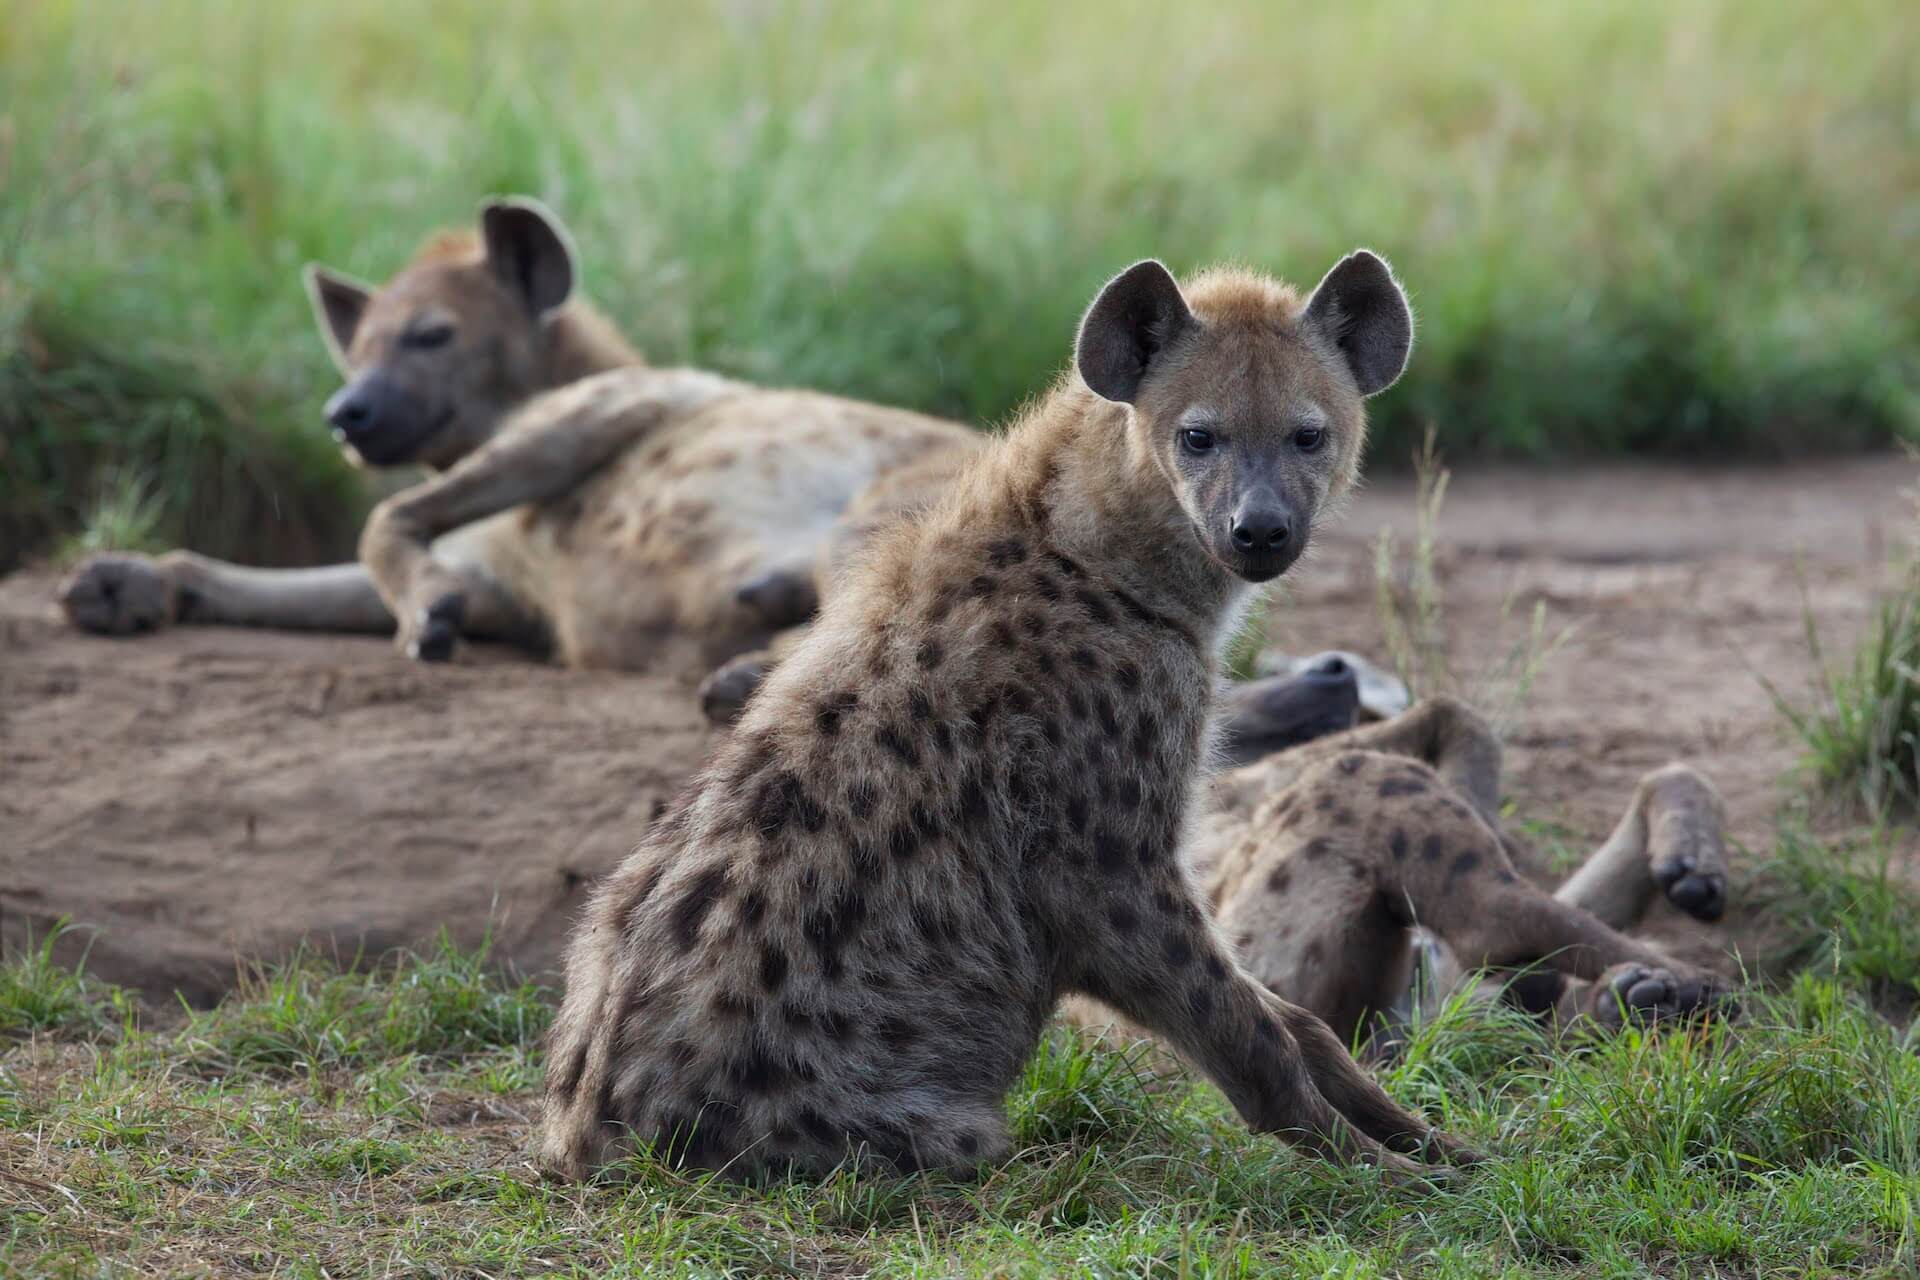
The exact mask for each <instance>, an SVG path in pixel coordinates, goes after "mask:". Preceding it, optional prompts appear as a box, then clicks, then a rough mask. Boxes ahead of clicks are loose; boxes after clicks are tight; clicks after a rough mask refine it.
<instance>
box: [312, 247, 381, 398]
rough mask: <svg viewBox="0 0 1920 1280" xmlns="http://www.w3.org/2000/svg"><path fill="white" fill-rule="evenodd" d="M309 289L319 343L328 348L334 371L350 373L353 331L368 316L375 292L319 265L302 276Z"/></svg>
mask: <svg viewBox="0 0 1920 1280" xmlns="http://www.w3.org/2000/svg"><path fill="white" fill-rule="evenodd" d="M300 278H301V279H302V280H304V281H305V282H306V285H307V301H308V302H311V303H312V304H313V319H314V322H315V323H316V324H318V325H319V326H320V340H321V341H322V342H324V343H326V344H327V354H328V355H330V356H332V357H333V365H334V368H336V369H338V370H340V372H341V373H342V374H345V373H347V372H348V370H347V349H348V348H349V347H351V346H352V345H353V334H354V330H356V329H358V328H359V327H360V317H361V316H364V315H365V314H366V313H367V303H369V302H371V301H372V300H373V290H372V289H371V288H369V287H368V286H366V285H364V284H361V283H360V282H359V281H358V280H355V279H354V278H353V277H352V276H343V275H341V274H340V273H339V272H338V271H329V270H328V269H327V268H325V267H323V266H321V265H320V264H319V263H317V262H309V263H308V264H307V265H306V266H305V267H304V268H302V270H301V272H300Z"/></svg>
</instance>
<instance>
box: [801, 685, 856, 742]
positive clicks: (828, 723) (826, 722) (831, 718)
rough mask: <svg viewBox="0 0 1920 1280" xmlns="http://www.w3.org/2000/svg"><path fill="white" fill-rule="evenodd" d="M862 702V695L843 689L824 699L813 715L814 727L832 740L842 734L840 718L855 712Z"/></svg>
mask: <svg viewBox="0 0 1920 1280" xmlns="http://www.w3.org/2000/svg"><path fill="white" fill-rule="evenodd" d="M859 701H860V695H859V694H857V693H855V692H854V691H853V690H851V689H842V690H841V691H840V692H839V693H836V694H834V695H833V696H832V697H830V698H826V699H824V700H823V701H822V702H821V703H820V705H819V706H818V707H816V708H815V709H814V713H813V727H814V728H816V729H818V730H819V731H820V732H821V733H823V734H825V735H826V736H827V737H829V738H831V737H833V736H834V735H835V734H837V733H839V732H840V718H841V717H842V716H844V715H846V714H847V712H849V711H851V710H853V708H854V707H855V705H857V704H858V703H859Z"/></svg>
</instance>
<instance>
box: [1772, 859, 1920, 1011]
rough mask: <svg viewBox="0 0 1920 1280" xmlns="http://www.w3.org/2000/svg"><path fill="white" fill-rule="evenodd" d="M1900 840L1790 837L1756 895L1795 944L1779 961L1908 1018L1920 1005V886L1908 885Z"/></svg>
mask: <svg viewBox="0 0 1920 1280" xmlns="http://www.w3.org/2000/svg"><path fill="white" fill-rule="evenodd" d="M1898 845H1899V839H1898V837H1897V835H1896V834H1894V833H1889V832H1887V831H1884V830H1881V831H1875V832H1870V833H1868V834H1867V835H1865V836H1863V837H1862V838H1860V839H1859V840H1858V841H1857V842H1843V841H1827V842H1822V841H1817V840H1814V839H1813V838H1812V837H1810V836H1809V835H1808V834H1807V833H1806V832H1805V830H1803V829H1801V828H1800V827H1797V826H1793V825H1789V826H1787V827H1785V828H1783V829H1782V831H1781V832H1780V836H1779V839H1778V841H1777V842H1776V844H1775V846H1774V855H1773V857H1772V858H1771V859H1770V860H1769V861H1768V863H1767V864H1766V865H1765V866H1764V867H1763V868H1762V869H1761V874H1760V877H1759V882H1758V884H1757V886H1756V888H1757V889H1758V891H1759V894H1760V902H1761V906H1762V909H1763V910H1764V911H1765V912H1766V913H1767V915H1768V916H1769V917H1771V918H1774V919H1777V920H1778V921H1779V922H1780V924H1781V925H1782V926H1783V927H1784V928H1785V930H1786V933H1787V936H1786V938H1785V939H1784V941H1783V944H1782V946H1781V947H1780V953H1781V954H1780V956H1779V957H1778V960H1779V962H1780V963H1782V964H1787V965H1805V966H1807V967H1808V968H1810V969H1812V970H1813V971H1815V972H1822V973H1834V974H1837V975H1839V976H1841V977H1843V978H1845V979H1846V980H1847V981H1848V982H1849V983H1851V984H1854V985H1858V986H1862V987H1864V988H1866V989H1867V990H1869V991H1870V992H1872V993H1873V994H1874V995H1875V996H1877V997H1878V998H1880V999H1881V1000H1882V1001H1883V1002H1887V1003H1890V1004H1892V1005H1894V1006H1895V1007H1897V1008H1900V1009H1902V1010H1903V1011H1906V1012H1911V1010H1912V1009H1913V1007H1914V1006H1915V1005H1916V1004H1920V883H1917V882H1914V881H1910V880H1906V879H1903V878H1902V877H1901V875H1900V872H1899V866H1898V863H1897V861H1896V859H1897V858H1898V857H1899V854H1898Z"/></svg>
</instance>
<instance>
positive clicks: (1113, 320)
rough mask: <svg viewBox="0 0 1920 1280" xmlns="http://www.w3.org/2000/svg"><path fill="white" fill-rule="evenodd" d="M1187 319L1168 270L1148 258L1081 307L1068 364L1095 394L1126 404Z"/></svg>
mask: <svg viewBox="0 0 1920 1280" xmlns="http://www.w3.org/2000/svg"><path fill="white" fill-rule="evenodd" d="M1192 323H1193V312H1192V311H1191V310H1189V309H1188V307H1187V300H1186V297H1185V296H1184V295H1183V294H1182V293H1181V292H1180V286H1179V284H1177V283H1176V282H1175V281H1174V278H1173V273H1172V272H1170V271H1168V270H1167V269H1166V267H1164V266H1163V265H1161V264H1160V263H1158V262H1156V261H1154V260H1153V259H1152V258H1148V259H1146V260H1145V261H1143V262H1136V263H1134V264H1133V265H1132V266H1130V267H1128V268H1127V269H1126V270H1125V271H1122V272H1121V273H1120V274H1119V275H1117V276H1115V277H1114V278H1113V279H1111V280H1109V281H1107V286H1106V288H1104V289H1102V290H1101V291H1100V296H1099V297H1097V298H1095V299H1094V300H1093V305H1092V306H1090V307H1088V308H1087V314H1086V315H1085V317H1083V318H1082V319H1081V321H1080V336H1079V338H1078V340H1077V341H1076V342H1075V343H1074V351H1073V362H1074V367H1075V368H1077V369H1078V370H1079V371H1080V377H1081V380H1082V381H1084V382H1085V383H1086V384H1087V386H1088V387H1089V388H1090V389H1091V390H1092V391H1093V393H1094V394H1095V395H1097V396H1101V397H1104V398H1105V399H1108V400H1117V401H1119V402H1121V403H1122V404H1132V403H1133V398H1134V396H1135V395H1137V394H1138V393H1139V391H1140V383H1141V381H1142V380H1143V379H1144V378H1145V377H1146V376H1147V370H1148V369H1149V368H1151V367H1152V365H1153V362H1154V360H1155V359H1156V358H1157V357H1158V356H1159V355H1160V353H1161V352H1163V351H1165V350H1166V349H1167V348H1168V347H1169V346H1170V345H1172V343H1173V341H1174V339H1176V338H1178V337H1179V336H1180V335H1181V333H1183V332H1184V331H1185V330H1186V328H1187V326H1189V325H1191V324H1192Z"/></svg>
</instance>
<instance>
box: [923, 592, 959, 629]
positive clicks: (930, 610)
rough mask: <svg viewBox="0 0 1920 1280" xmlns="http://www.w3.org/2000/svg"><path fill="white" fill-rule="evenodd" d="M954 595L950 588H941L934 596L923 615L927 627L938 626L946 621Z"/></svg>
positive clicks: (951, 608) (951, 609)
mask: <svg viewBox="0 0 1920 1280" xmlns="http://www.w3.org/2000/svg"><path fill="white" fill-rule="evenodd" d="M955 594H956V593H955V591H954V589H953V588H952V587H951V586H946V587H942V588H940V590H939V591H938V592H936V593H935V594H934V597H933V601H932V603H930V604H929V605H927V612H926V615H925V616H926V620H927V625H929V626H938V625H939V624H940V623H942V622H945V621H946V618H947V615H948V614H949V613H951V612H952V611H953V598H954V595H955Z"/></svg>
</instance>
